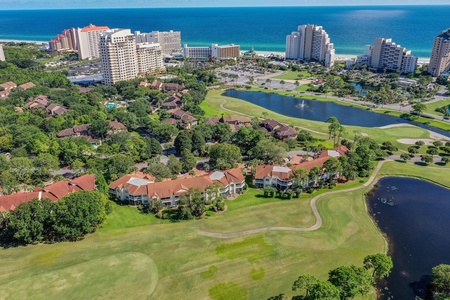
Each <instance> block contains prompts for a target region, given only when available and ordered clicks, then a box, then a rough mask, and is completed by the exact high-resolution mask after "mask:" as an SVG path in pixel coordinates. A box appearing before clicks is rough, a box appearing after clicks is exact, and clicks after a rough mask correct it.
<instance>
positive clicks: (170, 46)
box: [134, 30, 181, 55]
mask: <svg viewBox="0 0 450 300" xmlns="http://www.w3.org/2000/svg"><path fill="white" fill-rule="evenodd" d="M134 35H135V37H136V43H138V44H139V43H159V44H160V46H161V51H162V54H165V55H168V54H172V53H179V52H180V51H181V32H180V31H173V30H170V31H152V32H148V33H141V32H140V31H135V32H134Z"/></svg>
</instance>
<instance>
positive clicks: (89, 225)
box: [53, 191, 108, 241]
mask: <svg viewBox="0 0 450 300" xmlns="http://www.w3.org/2000/svg"><path fill="white" fill-rule="evenodd" d="M107 201H108V198H107V197H106V196H105V195H104V194H102V193H99V192H91V191H79V192H76V193H72V194H69V195H67V196H65V197H64V198H62V199H61V200H59V201H58V202H56V203H55V219H54V220H55V221H54V224H53V229H54V230H55V233H56V239H57V240H60V241H76V240H79V239H81V238H82V237H83V236H84V235H86V234H88V233H93V232H95V230H96V229H97V227H98V226H99V225H100V224H101V223H102V222H103V221H104V220H105V218H106V212H105V204H106V203H107Z"/></svg>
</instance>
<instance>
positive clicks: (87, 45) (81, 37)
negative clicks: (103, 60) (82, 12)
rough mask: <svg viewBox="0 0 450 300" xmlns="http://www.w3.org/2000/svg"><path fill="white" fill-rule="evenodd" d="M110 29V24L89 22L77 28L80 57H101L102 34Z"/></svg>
mask: <svg viewBox="0 0 450 300" xmlns="http://www.w3.org/2000/svg"><path fill="white" fill-rule="evenodd" d="M107 30H109V28H108V26H95V25H92V24H89V25H88V26H86V27H83V28H77V29H76V41H77V49H78V57H79V59H80V60H81V59H93V58H99V57H100V36H101V35H102V34H103V33H104V32H106V31H107Z"/></svg>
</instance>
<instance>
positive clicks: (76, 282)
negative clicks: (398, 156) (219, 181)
mask: <svg viewBox="0 0 450 300" xmlns="http://www.w3.org/2000/svg"><path fill="white" fill-rule="evenodd" d="M448 171H449V169H448V168H425V167H422V166H416V165H413V164H411V163H408V164H405V163H398V162H387V163H385V164H384V165H383V167H382V168H381V170H380V173H379V174H380V175H383V176H386V175H389V174H396V175H409V176H418V177H427V178H430V179H431V180H432V181H436V182H440V183H441V184H443V185H446V186H450V179H448V176H445V174H448ZM355 185H357V183H356V184H355V183H351V184H349V185H347V186H348V187H349V188H350V187H354V186H355ZM347 186H346V185H344V186H338V189H345V188H346V187H347ZM366 190H367V189H360V190H358V191H353V192H349V193H345V192H344V193H339V194H335V195H329V196H324V197H323V198H321V199H320V200H319V201H318V203H317V206H318V210H319V212H320V214H321V216H322V219H323V225H322V227H321V228H320V229H318V230H316V231H312V232H293V231H268V232H264V233H260V234H253V235H248V236H242V237H236V238H229V239H228V238H215V237H206V236H201V235H199V234H197V232H198V231H199V230H211V231H217V232H233V231H242V230H245V229H249V228H258V227H259V226H262V225H263V226H272V225H278V226H299V227H302V226H310V225H312V223H314V217H313V215H312V212H311V208H310V207H309V200H310V197H308V198H301V199H296V200H290V201H289V200H284V201H283V200H277V199H265V198H260V197H257V195H258V191H256V190H254V189H250V190H249V191H248V193H247V194H245V195H243V196H241V197H239V198H237V199H236V200H232V201H227V205H228V206H229V208H230V210H229V211H226V212H224V213H222V214H220V215H213V216H211V217H206V218H205V219H202V220H194V221H183V222H178V223H170V222H168V221H162V220H158V219H156V218H155V217H154V216H152V215H142V214H139V212H138V211H137V210H136V208H133V207H127V206H118V205H115V206H114V211H113V213H112V214H111V215H110V216H108V219H107V221H106V222H105V224H104V226H103V228H101V229H100V230H99V231H98V232H97V233H95V234H92V235H88V236H86V238H85V239H84V240H82V241H79V242H75V243H60V244H53V245H30V246H27V247H17V248H10V249H4V250H1V251H0V261H1V262H2V272H1V273H0V290H1V291H2V293H0V298H1V299H25V298H33V299H46V298H48V297H54V298H57V299H87V298H89V299H100V298H108V299H267V298H268V297H269V296H271V295H275V294H279V293H285V294H286V295H289V296H291V295H294V294H293V292H292V291H291V286H292V283H293V281H294V280H295V279H296V278H297V277H298V276H299V275H300V274H305V273H310V274H314V275H316V276H318V277H319V278H322V279H325V278H326V277H327V273H328V270H330V269H332V268H335V267H338V266H341V265H349V264H358V265H361V264H362V259H363V258H364V257H365V256H366V255H368V254H372V253H378V252H385V250H386V245H385V241H384V239H383V237H382V236H381V234H380V233H379V231H378V229H377V228H376V227H375V225H374V224H373V222H372V220H371V219H370V218H369V216H368V215H367V213H366V207H365V202H364V196H363V194H364V191H366ZM303 197H305V195H303ZM282 216H284V217H282ZM246 220H247V222H246ZM133 224H134V225H133ZM144 224H146V225H144ZM224 224H227V225H226V226H223V227H222V225H224ZM373 298H374V295H373V294H371V295H370V296H369V297H368V298H366V299H373Z"/></svg>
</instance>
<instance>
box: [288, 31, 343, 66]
mask: <svg viewBox="0 0 450 300" xmlns="http://www.w3.org/2000/svg"><path fill="white" fill-rule="evenodd" d="M334 55H335V50H334V45H333V43H331V42H330V38H329V36H328V34H327V33H326V31H325V30H323V28H322V26H316V25H301V26H298V29H297V31H294V32H292V33H291V34H289V35H287V36H286V59H299V60H306V61H317V62H320V63H322V64H323V65H324V66H325V67H328V68H329V67H332V66H333V64H334Z"/></svg>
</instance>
